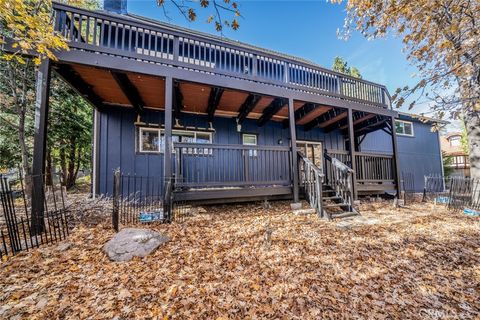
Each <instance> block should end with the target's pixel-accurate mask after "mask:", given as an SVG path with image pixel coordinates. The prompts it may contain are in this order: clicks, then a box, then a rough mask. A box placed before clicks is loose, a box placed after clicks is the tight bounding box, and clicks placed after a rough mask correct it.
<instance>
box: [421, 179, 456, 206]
mask: <svg viewBox="0 0 480 320" xmlns="http://www.w3.org/2000/svg"><path fill="white" fill-rule="evenodd" d="M424 179H425V186H424V189H423V201H427V200H428V201H435V202H436V203H443V204H448V202H449V194H450V186H451V181H452V178H450V177H444V176H442V175H428V176H425V177H424Z"/></svg>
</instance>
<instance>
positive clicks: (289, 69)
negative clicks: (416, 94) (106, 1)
mask: <svg viewBox="0 0 480 320" xmlns="http://www.w3.org/2000/svg"><path fill="white" fill-rule="evenodd" d="M53 9H54V13H55V30H56V31H57V32H59V33H61V34H62V35H63V36H65V37H66V38H67V39H68V41H69V46H70V47H71V48H73V49H80V50H84V51H91V52H98V53H103V54H109V55H115V56H119V57H123V58H129V59H135V60H143V61H146V62H153V63H159V64H164V65H170V66H174V67H178V68H184V69H189V70H195V71H201V72H206V73H210V74H215V75H223V76H228V77H235V78H240V79H246V80H251V81H256V82H262V83H266V84H272V85H278V86H283V87H287V88H290V89H294V90H302V91H306V92H310V93H314V94H322V95H328V96H332V97H339V98H342V99H347V100H351V101H356V102H360V103H364V104H368V105H372V106H375V107H380V108H389V107H390V96H389V94H388V91H387V90H386V88H385V87H384V86H383V85H379V84H376V83H373V82H369V81H366V80H362V79H358V78H354V77H351V76H347V75H344V74H341V73H337V72H334V71H331V70H328V69H324V68H321V67H319V66H317V65H315V64H313V63H308V62H306V61H303V60H301V59H296V58H293V57H290V56H287V55H282V54H279V53H274V52H269V51H268V50H262V49H259V48H256V47H253V46H249V45H245V44H242V43H235V42H234V41H231V40H224V39H220V38H217V37H215V36H210V35H207V34H201V33H196V32H195V33H194V32H188V31H187V30H185V29H182V28H175V27H173V26H166V25H162V24H160V23H158V24H156V23H153V22H149V21H146V20H141V19H137V18H132V17H130V16H121V15H113V14H108V13H104V12H94V11H88V10H83V9H79V8H75V7H71V6H67V5H64V4H60V3H54V5H53Z"/></svg>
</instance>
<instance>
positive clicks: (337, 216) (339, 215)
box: [331, 211, 358, 219]
mask: <svg viewBox="0 0 480 320" xmlns="http://www.w3.org/2000/svg"><path fill="white" fill-rule="evenodd" d="M354 216H358V213H356V212H350V211H347V212H343V213H337V214H335V213H334V214H332V215H331V217H332V218H333V219H341V218H348V217H354Z"/></svg>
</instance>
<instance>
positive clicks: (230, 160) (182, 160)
mask: <svg viewBox="0 0 480 320" xmlns="http://www.w3.org/2000/svg"><path fill="white" fill-rule="evenodd" d="M174 162H175V165H174V174H175V187H176V188H225V187H248V186H274V185H279V186H290V185H291V184H292V175H291V151H290V148H289V147H278V146H246V145H221V144H198V143H174Z"/></svg>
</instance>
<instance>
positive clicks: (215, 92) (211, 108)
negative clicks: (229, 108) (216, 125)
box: [207, 87, 225, 122]
mask: <svg viewBox="0 0 480 320" xmlns="http://www.w3.org/2000/svg"><path fill="white" fill-rule="evenodd" d="M224 91H225V90H224V89H223V88H219V87H213V88H212V90H211V91H210V97H209V98H208V108H207V114H208V121H209V122H212V121H213V116H214V115H215V110H217V107H218V104H219V103H220V99H221V98H222V94H223V92H224Z"/></svg>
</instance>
